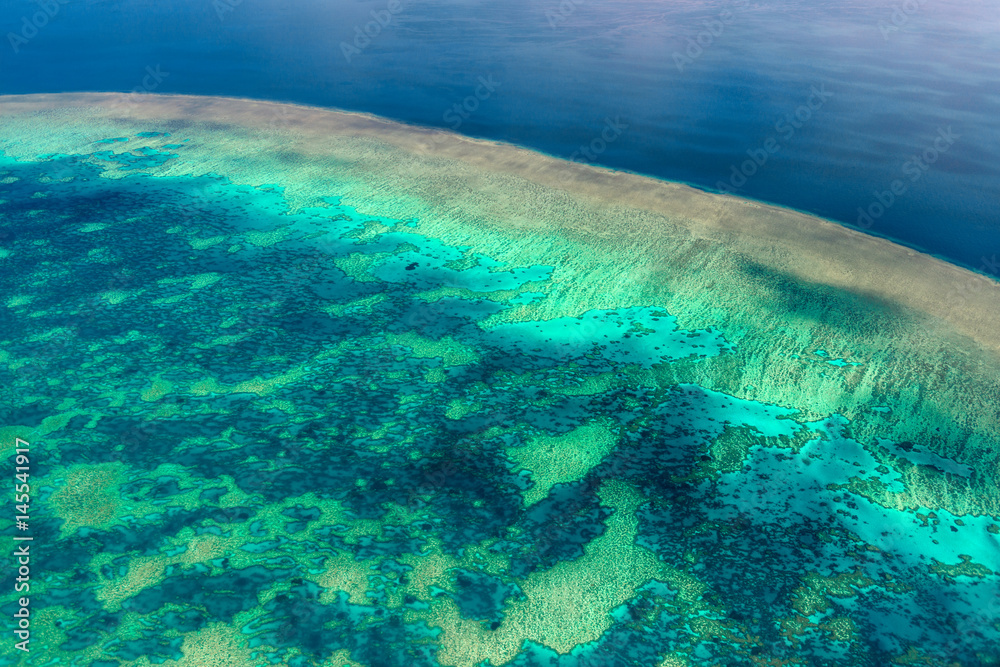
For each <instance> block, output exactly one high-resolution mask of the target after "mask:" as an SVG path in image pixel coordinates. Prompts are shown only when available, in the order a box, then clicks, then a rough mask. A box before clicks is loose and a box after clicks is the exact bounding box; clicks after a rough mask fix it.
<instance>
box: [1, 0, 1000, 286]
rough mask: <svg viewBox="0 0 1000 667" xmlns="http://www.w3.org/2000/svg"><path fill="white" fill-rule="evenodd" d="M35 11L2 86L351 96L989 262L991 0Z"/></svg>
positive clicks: (111, 5)
mask: <svg viewBox="0 0 1000 667" xmlns="http://www.w3.org/2000/svg"><path fill="white" fill-rule="evenodd" d="M46 3H47V0H42V1H41V2H38V1H34V2H26V1H23V0H0V32H2V34H3V39H2V40H0V93H5V94H12V93H35V92H62V91H88V90H95V91H108V90H112V91H132V90H140V91H146V90H148V91H150V92H156V93H186V94H200V95H228V96H241V97H252V98H266V99H274V100H282V101H289V102H296V103H303V104H312V105H320V106H328V107H336V108H342V109H350V110H359V111H365V112H370V113H374V114H378V115H382V116H387V117H390V118H394V119H398V120H401V121H405V122H409V123H416V124H421V125H431V126H438V127H443V128H452V129H456V130H457V131H459V132H462V133H465V134H469V135H473V136H477V137H484V138H489V139H497V140H503V141H510V142H514V143H517V144H521V145H524V146H528V147H530V148H533V149H536V150H540V151H543V152H546V153H550V154H553V155H558V156H562V157H572V158H574V159H577V160H581V161H586V162H593V163H596V164H602V165H606V166H609V167H614V168H619V169H627V170H631V171H636V172H640V173H645V174H650V175H653V176H657V177H661V178H666V179H671V180H678V181H685V182H688V183H691V184H694V185H696V186H698V187H702V188H707V189H725V190H730V191H733V192H736V193H738V194H741V195H743V196H747V197H752V198H756V199H761V200H765V201H769V202H774V203H777V204H781V205H784V206H789V207H793V208H797V209H801V210H805V211H809V212H812V213H815V214H818V215H821V216H824V217H828V218H831V219H834V220H838V221H841V222H844V223H847V224H851V225H858V224H859V222H860V223H861V226H862V227H864V228H865V229H867V230H868V231H869V232H871V233H875V234H881V235H886V236H889V237H891V238H894V239H897V240H899V241H901V242H904V243H906V244H908V245H911V246H914V247H917V248H920V249H923V250H926V251H928V252H932V253H934V254H937V255H939V256H943V257H946V258H948V259H950V260H952V261H954V262H957V263H961V264H964V265H966V266H969V267H971V268H973V269H977V270H980V271H983V272H985V273H992V274H994V275H996V274H998V273H1000V267H998V265H997V263H996V261H997V260H996V258H997V257H1000V3H997V2H996V1H995V0H963V1H961V2H958V1H955V0H906V1H905V2H904V1H903V0H898V1H897V0H875V1H874V2H858V1H856V0H826V1H822V2H813V1H809V2H806V1H804V0H760V1H757V0H720V1H712V2H698V1H691V0H689V1H685V2H664V1H653V0H625V1H618V2H609V1H606V0H563V2H562V3H561V4H560V2H557V1H556V0H537V1H531V2H526V1H524V0H511V1H507V2H485V1H474V0H448V1H440V0H429V1H428V0H400V1H399V2H398V3H396V2H395V0H392V1H390V0H375V1H374V2H357V1H355V0H350V1H348V0H327V1H323V2H319V1H315V0H281V1H277V0H184V1H182V2H153V1H151V0H123V1H88V0H50V1H49V2H48V4H46ZM39 12H42V13H41V14H40V13H39ZM373 12H374V14H373ZM377 19H381V20H382V22H383V23H384V24H385V25H384V26H381V25H378V24H377V23H374V21H376V20H377ZM366 28H367V30H368V32H369V33H370V35H371V36H367V35H363V33H364V31H365V30H366ZM456 105H458V106H457V107H456ZM40 131H43V130H42V128H40ZM602 135H603V136H602ZM894 187H895V190H896V192H895V193H894V192H893V189H894ZM861 211H866V212H867V213H868V214H869V215H870V216H871V217H869V218H862V217H861Z"/></svg>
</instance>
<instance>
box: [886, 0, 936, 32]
mask: <svg viewBox="0 0 1000 667" xmlns="http://www.w3.org/2000/svg"><path fill="white" fill-rule="evenodd" d="M925 2H927V0H904V1H903V3H902V4H899V5H896V6H895V7H893V8H892V14H891V15H890V17H889V20H888V21H886V20H885V19H879V22H878V29H879V32H881V33H882V38H883V39H885V41H887V42H888V41H889V35H891V34H892V33H894V32H898V31H899V30H900V29H901V28H902V27H903V26H905V25H906V24H907V23H909V22H910V17H911V16H913V15H914V14H916V13H917V12H918V11H920V8H921V7H922V6H923V4H924V3H925Z"/></svg>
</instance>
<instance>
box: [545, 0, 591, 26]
mask: <svg viewBox="0 0 1000 667" xmlns="http://www.w3.org/2000/svg"><path fill="white" fill-rule="evenodd" d="M583 3H584V0H562V2H560V3H559V7H558V8H557V9H546V10H545V18H546V20H548V22H549V27H550V28H552V29H553V30H555V29H556V28H558V27H559V26H561V25H562V24H563V23H565V22H566V19H568V18H569V17H570V16H572V15H573V12H575V11H576V8H577V7H579V6H580V5H582V4H583Z"/></svg>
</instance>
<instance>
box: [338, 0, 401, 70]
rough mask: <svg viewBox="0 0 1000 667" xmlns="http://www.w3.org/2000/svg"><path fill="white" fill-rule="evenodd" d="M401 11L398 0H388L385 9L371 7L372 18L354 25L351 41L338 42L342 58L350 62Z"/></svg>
mask: <svg viewBox="0 0 1000 667" xmlns="http://www.w3.org/2000/svg"><path fill="white" fill-rule="evenodd" d="M401 11H403V3H402V2H401V1H400V0H389V2H388V3H387V4H386V7H385V9H379V10H375V9H373V10H372V11H371V15H372V19H373V20H371V21H369V22H368V23H366V24H364V26H360V25H356V26H354V41H353V43H352V42H341V43H340V52H341V53H343V54H344V60H346V61H347V62H348V63H350V62H351V61H352V60H353V59H354V57H355V56H359V55H361V53H362V52H363V51H364V50H365V49H367V48H368V47H369V46H370V45H371V43H372V40H373V39H375V38H376V37H378V36H379V35H381V34H382V31H383V30H385V29H386V28H388V27H389V26H390V25H391V24H392V21H393V19H394V18H395V17H396V15H397V14H399V13H400V12H401Z"/></svg>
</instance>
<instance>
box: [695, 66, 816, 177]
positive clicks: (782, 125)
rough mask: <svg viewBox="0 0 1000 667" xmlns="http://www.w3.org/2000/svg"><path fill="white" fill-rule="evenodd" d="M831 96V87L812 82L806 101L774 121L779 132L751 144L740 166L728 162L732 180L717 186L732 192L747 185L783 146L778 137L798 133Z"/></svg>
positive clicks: (792, 135)
mask: <svg viewBox="0 0 1000 667" xmlns="http://www.w3.org/2000/svg"><path fill="white" fill-rule="evenodd" d="M831 97H833V93H832V92H830V91H828V90H827V89H826V86H825V85H824V84H820V85H819V87H818V88H817V87H816V86H815V85H813V86H812V88H811V89H810V94H809V97H808V98H807V99H806V102H805V104H802V105H799V107H798V108H796V109H795V111H793V112H791V113H786V114H785V115H784V116H782V117H781V118H779V119H778V120H777V122H776V123H775V124H774V131H775V132H776V133H777V136H776V135H771V136H770V137H768V138H767V139H766V140H765V141H764V143H763V144H762V145H761V147H760V148H748V149H747V155H748V156H749V157H750V159H749V160H744V161H743V163H742V164H741V165H740V166H739V167H737V166H736V165H735V164H731V165H729V169H730V174H729V182H728V183H724V182H722V181H718V182H716V184H715V189H716V190H718V191H719V192H725V193H726V194H730V195H731V194H733V193H734V192H735V191H736V190H737V189H739V188H742V187H743V186H744V185H746V183H747V181H748V180H749V179H751V178H753V176H754V175H755V174H756V173H757V172H758V171H760V169H761V168H762V167H763V166H764V165H765V164H767V161H768V160H769V159H770V157H771V156H772V155H774V154H775V153H777V152H778V151H780V150H781V146H782V144H781V142H780V141H778V137H780V138H781V139H782V140H783V141H785V142H788V141H791V140H792V137H794V136H795V131H796V130H799V129H802V127H803V126H804V125H805V124H806V123H808V122H809V120H810V119H811V118H812V117H813V114H814V113H815V112H817V111H819V110H820V109H822V108H823V105H824V104H826V102H827V100H829V99H830V98H831Z"/></svg>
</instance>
